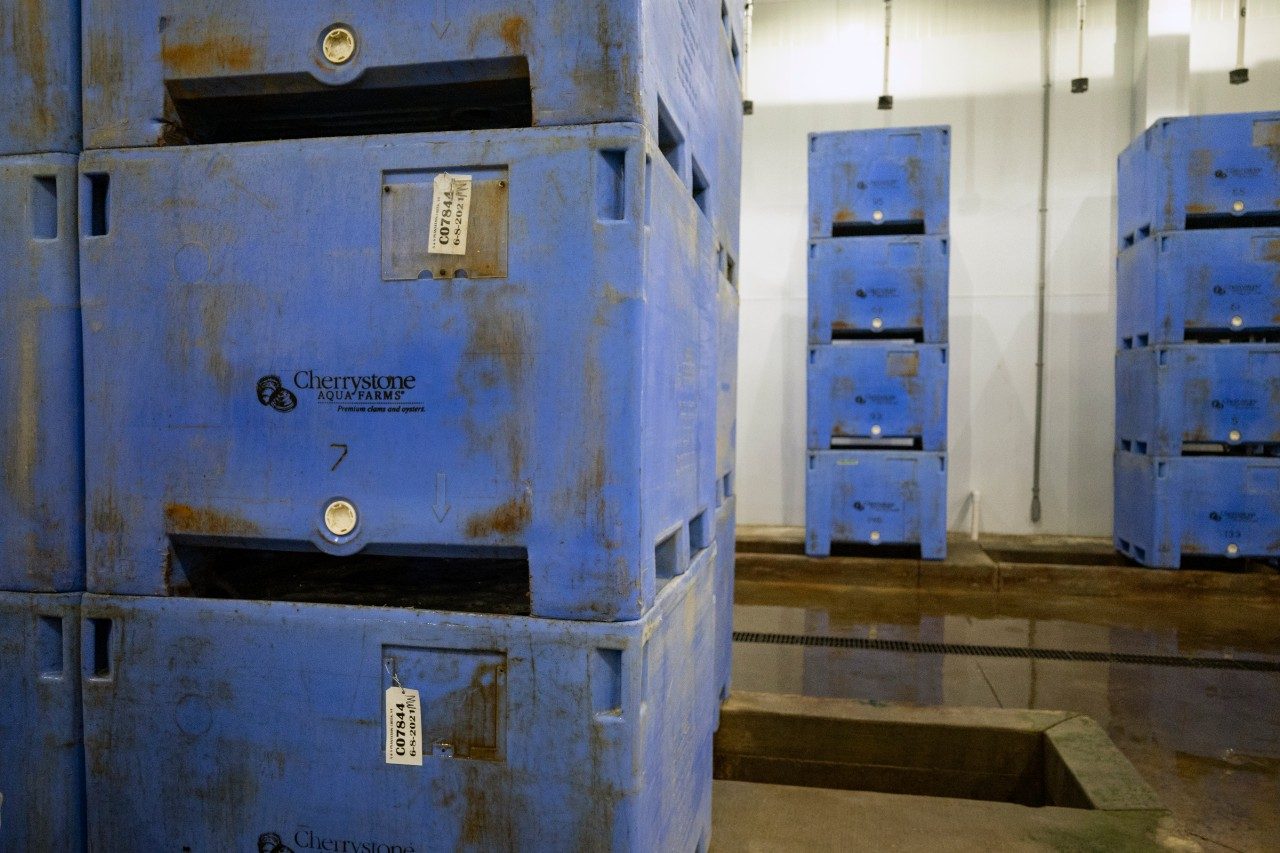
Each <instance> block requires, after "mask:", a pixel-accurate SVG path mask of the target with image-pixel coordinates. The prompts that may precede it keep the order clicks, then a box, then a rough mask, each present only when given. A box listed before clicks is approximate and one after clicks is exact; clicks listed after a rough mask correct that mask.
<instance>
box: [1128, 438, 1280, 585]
mask: <svg viewBox="0 0 1280 853" xmlns="http://www.w3.org/2000/svg"><path fill="white" fill-rule="evenodd" d="M1115 544H1116V549H1117V550H1119V551H1120V552H1122V553H1123V554H1125V555H1127V556H1129V557H1131V558H1132V559H1134V560H1137V561H1138V562H1139V563H1142V564H1143V565H1147V566H1157V567H1161V568H1171V569H1172V568H1178V567H1179V566H1180V565H1181V563H1182V558H1183V557H1184V556H1188V555H1195V556H1214V557H1277V556H1280V459H1276V458H1268V457H1262V456H1181V457H1172V458H1169V457H1159V456H1140V455H1138V454H1136V453H1117V454H1116V456H1115Z"/></svg>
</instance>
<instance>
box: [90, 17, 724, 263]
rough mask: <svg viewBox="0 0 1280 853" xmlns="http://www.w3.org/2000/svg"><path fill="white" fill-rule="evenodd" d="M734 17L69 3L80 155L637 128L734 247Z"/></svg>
mask: <svg viewBox="0 0 1280 853" xmlns="http://www.w3.org/2000/svg"><path fill="white" fill-rule="evenodd" d="M742 17H743V16H742V4H741V3H740V2H732V0H729V1H728V2H724V3H718V2H700V1H699V0H678V2H671V3H656V2H645V3H639V2H635V0H627V2H623V0H602V2H597V3H591V4H582V3H576V2H571V0H468V2H465V3H448V4H446V3H440V2H434V0H403V2H396V3H355V4H353V3H349V2H345V0H312V1H311V2H308V3H305V4H299V3H281V2H269V0H217V2H187V3H174V2H172V0H135V2H130V3H120V2H116V0H85V3H84V18H85V32H86V34H87V35H86V43H85V80H84V86H85V92H84V111H85V131H84V137H85V148H125V147H138V146H148V145H157V144H163V145H173V144H183V143H185V142H188V141H194V142H199V143H212V142H241V141H248V140H254V139H259V140H261V139H279V138H285V137H321V136H344V135H369V134H380V133H398V132H438V131H446V130H479V129H488V128H513V127H529V126H551V125H572V124H595V123H602V122H640V123H643V124H645V125H646V127H648V128H649V129H650V133H651V134H652V135H653V138H654V141H655V142H659V143H660V144H661V147H662V149H663V154H664V156H666V157H667V158H668V159H669V160H672V161H674V162H675V163H676V165H677V169H678V171H679V172H680V174H681V176H682V178H683V179H684V180H685V183H686V185H688V186H690V187H692V188H693V189H694V190H695V191H697V192H698V193H699V195H700V197H701V198H702V203H703V204H704V206H706V208H707V210H708V213H710V212H711V210H712V209H714V210H716V211H719V216H718V217H717V218H718V219H719V225H720V226H721V227H722V228H723V229H724V230H723V234H722V239H723V240H724V241H725V243H726V245H728V246H730V247H732V249H733V250H734V251H736V249H737V244H738V243H737V241H738V206H739V195H740V193H739V184H740V173H741V166H742V157H741V147H742V93H741V83H740V79H739V76H740V67H741V62H742V45H743V39H742ZM157 21H159V22H160V25H159V26H157ZM335 28H339V29H335ZM344 31H345V37H344V35H343V32H344ZM326 43H328V44H329V45H330V47H331V48H334V49H335V50H331V51H330V52H328V53H326V50H328V48H326ZM330 56H332V57H333V58H334V59H343V57H344V56H347V57H348V58H346V59H345V61H343V62H340V63H336V62H334V61H330V59H329V58H328V57H330ZM455 165H469V164H465V163H459V164H455Z"/></svg>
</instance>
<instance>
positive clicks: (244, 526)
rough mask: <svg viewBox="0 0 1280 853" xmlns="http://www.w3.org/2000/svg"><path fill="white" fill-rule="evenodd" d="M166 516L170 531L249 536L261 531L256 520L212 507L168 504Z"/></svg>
mask: <svg viewBox="0 0 1280 853" xmlns="http://www.w3.org/2000/svg"><path fill="white" fill-rule="evenodd" d="M164 517H165V521H166V522H167V527H168V530H169V532H170V533H204V534H212V535H228V536H249V535H253V534H256V533H258V532H259V529H258V525H257V524H255V523H254V522H252V521H250V520H248V519H246V518H242V517H240V516H238V515H234V514H232V513H228V512H223V511H221V510H216V509H213V508H211V507H193V506H189V505H187V504H182V503H171V504H166V505H165V508H164Z"/></svg>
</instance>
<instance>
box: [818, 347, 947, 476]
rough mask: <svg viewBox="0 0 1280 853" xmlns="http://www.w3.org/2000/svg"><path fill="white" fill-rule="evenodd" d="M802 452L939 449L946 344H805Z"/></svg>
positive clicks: (943, 442) (942, 444)
mask: <svg viewBox="0 0 1280 853" xmlns="http://www.w3.org/2000/svg"><path fill="white" fill-rule="evenodd" d="M808 390H809V431H808V447H809V449H810V450H831V449H838V448H840V447H854V446H863V447H871V446H878V447H887V448H893V447H898V448H905V449H913V450H931V451H940V450H946V448H947V348H946V346H944V345H942V344H916V343H911V342H909V341H906V342H904V341H856V342H850V343H838V344H831V345H828V346H811V347H809V376H808Z"/></svg>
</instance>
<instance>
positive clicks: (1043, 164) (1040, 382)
mask: <svg viewBox="0 0 1280 853" xmlns="http://www.w3.org/2000/svg"><path fill="white" fill-rule="evenodd" d="M1051 13H1052V0H1044V3H1043V5H1042V7H1041V13H1040V14H1041V20H1040V66H1041V73H1042V77H1043V92H1042V95H1041V102H1040V235H1039V242H1038V245H1037V253H1038V256H1039V276H1040V282H1039V286H1038V288H1037V299H1036V423H1035V442H1034V445H1035V447H1034V450H1033V456H1034V458H1033V460H1032V469H1031V470H1032V474H1031V521H1032V523H1033V524H1038V523H1039V522H1040V457H1041V455H1042V453H1043V444H1044V441H1043V439H1044V331H1045V330H1044V327H1045V291H1046V289H1047V283H1048V277H1049V275H1048V266H1049V263H1048V245H1047V244H1048V237H1049V95H1050V93H1051V92H1052V89H1053V67H1052V62H1051V58H1050V48H1051V47H1052V43H1051V41H1050V39H1051V36H1052V26H1051V24H1052V15H1051Z"/></svg>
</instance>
